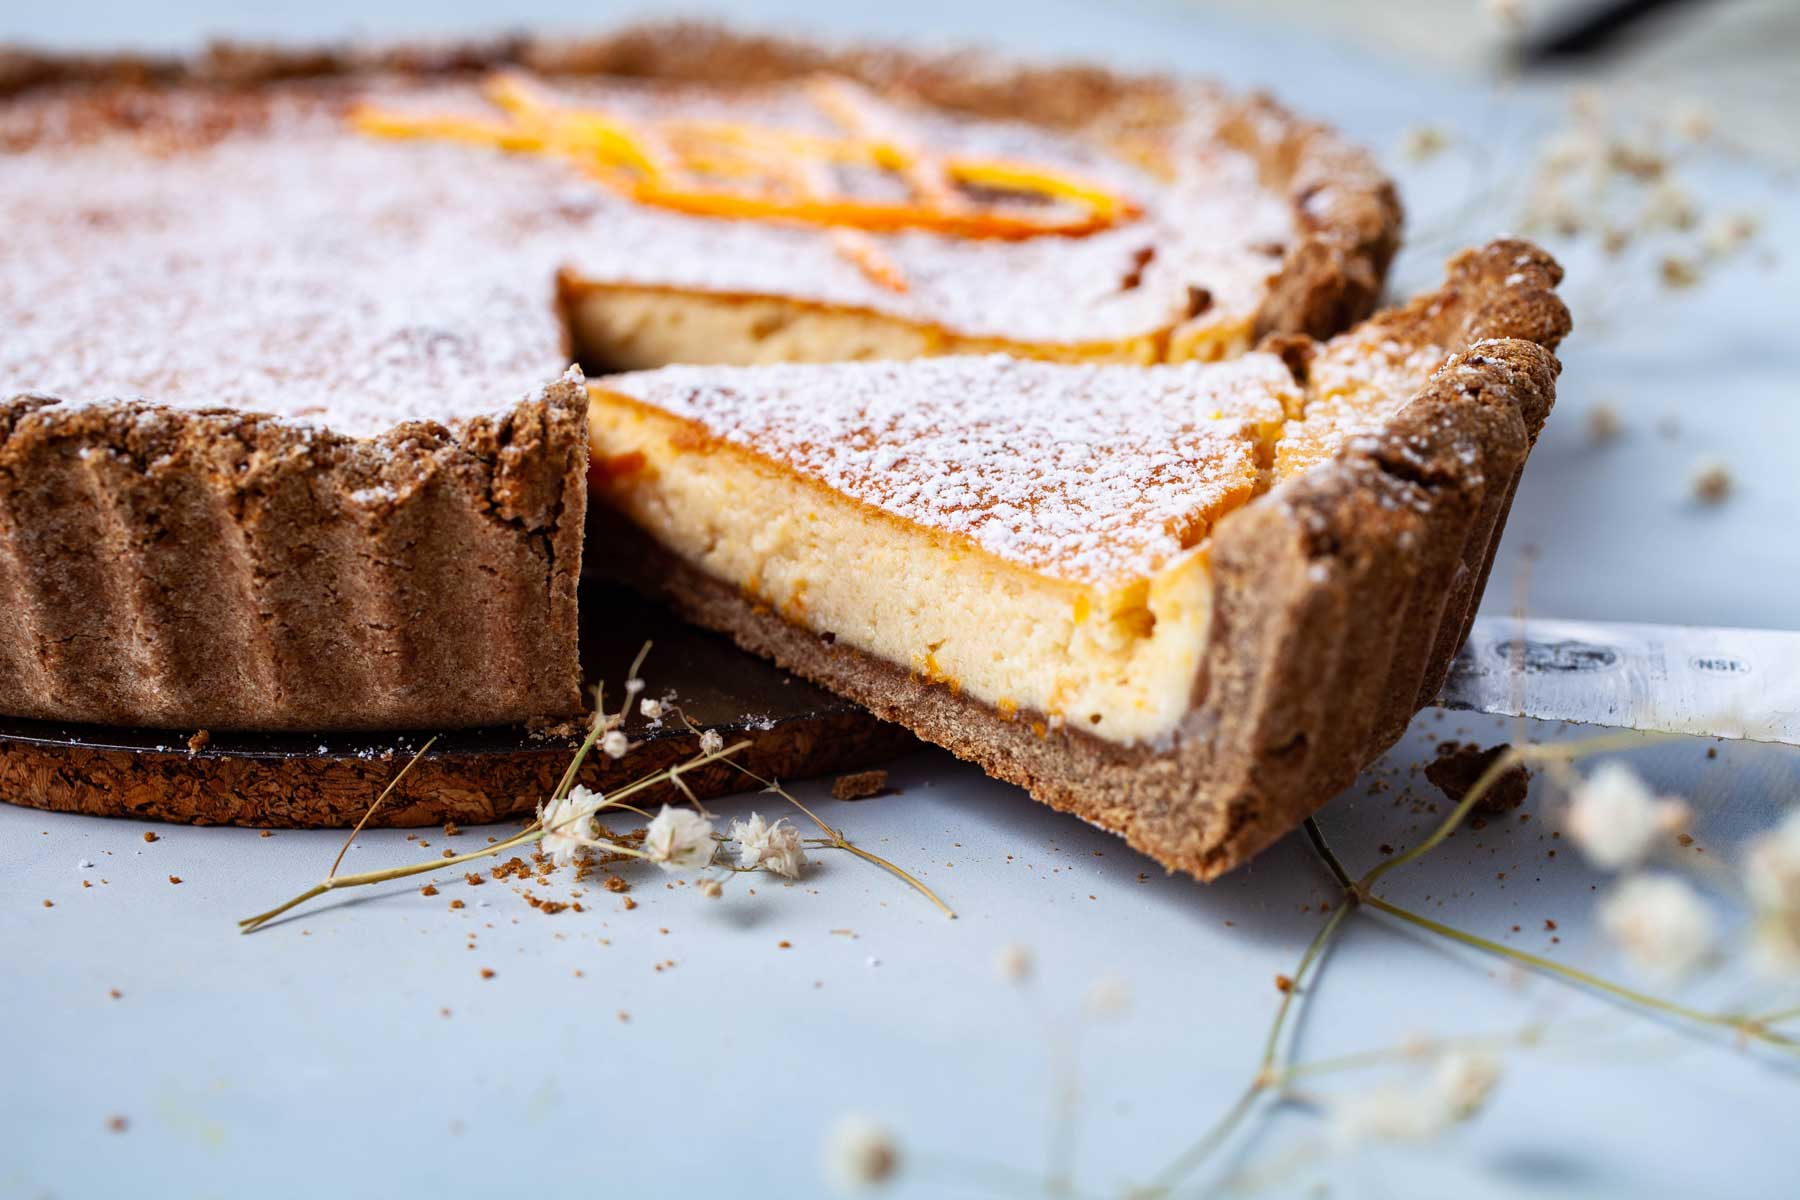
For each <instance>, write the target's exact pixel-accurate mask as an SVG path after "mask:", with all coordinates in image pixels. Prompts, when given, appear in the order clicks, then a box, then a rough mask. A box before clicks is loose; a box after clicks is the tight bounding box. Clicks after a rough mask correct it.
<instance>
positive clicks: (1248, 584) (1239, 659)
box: [589, 242, 1568, 879]
mask: <svg viewBox="0 0 1800 1200" xmlns="http://www.w3.org/2000/svg"><path fill="white" fill-rule="evenodd" d="M1560 274H1561V273H1560V270H1559V269H1558V268H1557V266H1556V265H1555V263H1554V262H1553V261H1552V260H1551V259H1549V258H1548V257H1547V256H1545V255H1544V254H1543V253H1541V252H1540V251H1538V250H1536V249H1535V248H1534V247H1532V246H1529V245H1528V244H1525V243H1522V242H1497V243H1494V244H1492V245H1490V246H1488V247H1486V248H1485V249H1482V250H1480V251H1473V252H1467V253H1465V254H1463V255H1461V256H1459V257H1457V258H1456V259H1454V260H1452V261H1451V263H1450V264H1449V268H1448V277H1447V279H1446V281H1445V283H1444V285H1443V286H1442V287H1441V288H1440V289H1439V290H1438V291H1436V292H1434V293H1431V294H1429V295H1426V296H1422V297H1419V298H1418V299H1416V300H1414V301H1413V302H1412V303H1410V304H1408V305H1406V306H1404V307H1402V308H1398V309H1394V310H1391V311H1388V312H1385V313H1382V314H1380V315H1378V316H1376V317H1374V318H1373V319H1371V320H1370V321H1368V322H1366V323H1364V324H1362V325H1360V326H1357V327H1355V328H1354V329H1352V330H1350V331H1349V332H1347V333H1345V334H1342V335H1340V336H1338V337H1336V338H1333V339H1331V340H1329V341H1325V342H1322V343H1321V342H1315V341H1312V340H1310V339H1307V338H1304V337H1287V338H1283V339H1280V340H1278V341H1276V342H1274V343H1272V344H1271V345H1270V347H1269V348H1268V349H1266V350H1262V351H1258V352H1255V353H1251V354H1248V355H1245V356H1243V357H1241V358H1238V359H1236V360H1235V361H1232V362H1227V363H1218V364H1201V363H1187V364H1181V365H1168V366H1155V367H1127V366H1107V365H1066V364H1052V363H1043V362H1032V361H1025V360H1020V359H1015V358H1007V357H1000V356H986V357H953V358H944V359H936V360H930V361H925V362H918V363H910V364H897V363H852V364H836V365H819V366H806V365H786V366H767V367H740V368H696V367H671V368H666V369H663V370H657V371H649V372H644V373H639V374H627V375H621V376H616V377H612V378H608V379H605V380H602V381H600V382H599V383H596V384H593V385H591V387H590V391H591V395H592V404H591V409H590V415H589V429H590V436H591V438H592V441H593V450H594V460H593V461H594V465H593V468H592V475H591V492H592V495H593V496H594V498H595V501H596V506H597V507H596V517H597V519H598V521H599V522H600V523H599V525H598V526H597V529H598V530H599V531H600V532H598V533H596V534H595V535H593V536H594V537H595V539H596V541H595V547H594V553H595V555H596V557H597V558H599V559H601V560H603V563H604V564H605V565H606V566H608V567H609V568H611V569H614V570H616V571H619V572H621V573H623V574H624V575H626V576H627V577H629V578H630V579H631V580H633V581H634V582H635V583H636V584H637V585H638V586H640V587H642V588H644V589H646V590H648V591H651V592H653V593H655V594H657V595H661V596H663V597H666V598H667V599H668V600H669V601H670V602H671V603H673V604H674V605H675V606H676V607H677V608H678V609H679V611H681V612H682V613H684V614H685V615H687V616H688V617H689V618H690V619H692V620H694V621H696V622H698V623H700V624H703V625H707V626H710V627H712V628H714V629H717V630H721V631H723V632H726V633H729V634H730V635H731V636H733V637H734V638H735V639H736V640H737V641H738V642H739V644H741V645H743V646H745V647H746V648H748V649H751V650H754V651H756V652H758V653H761V654H765V655H768V656H770V657H772V658H773V659H775V660H776V661H777V662H778V663H779V664H780V665H782V666H783V667H785V668H787V669H789V670H791V671H793V672H795V673H797V674H800V675H802V676H805V677H807V678H809V679H812V680H814V681H815V682H818V683H820V684H823V685H825V686H827V687H830V688H833V689H835V690H837V691H839V692H841V693H842V694H844V695H846V696H848V697H850V698H852V699H854V700H856V701H858V702H860V703H862V704H864V705H866V706H867V707H869V708H870V709H871V710H872V711H874V712H875V713H876V714H877V715H879V716H882V717H886V718H888V719H890V720H893V721H896V722H899V723H900V724H902V725H904V726H906V727H907V728H909V729H911V730H913V731H914V732H915V733H917V734H919V735H920V736H922V737H924V738H925V739H927V740H929V741H933V742H936V743H938V744H939V745H942V746H944V747H946V748H948V749H950V750H952V751H953V752H955V753H957V754H959V755H961V756H963V757H965V758H968V759H970V760H972V761H974V762H976V763H978V764H979V765H981V766H982V767H983V768H984V769H985V770H987V771H988V772H989V773H990V774H992V775H995V776H996V777H999V778H1002V779H1006V780H1010V781H1012V782H1015V783H1018V784H1019V785H1021V786H1023V787H1025V788H1026V789H1028V790H1029V791H1030V792H1031V794H1032V795H1034V796H1035V797H1037V798H1038V799H1040V800H1043V801H1045V802H1047V803H1050V804H1052V805H1054V806H1056V807H1058V808H1061V809H1066V810H1069V811H1073V812H1075V813H1077V814H1078V815H1080V816H1082V817H1083V818H1085V819H1087V820H1089V821H1091V822H1093V823H1095V824H1098V825H1101V826H1103V827H1105V828H1107V829H1110V830H1113V831H1115V832H1117V833H1120V834H1122V835H1123V836H1125V837H1126V838H1127V839H1128V840H1129V841H1130V842H1131V844H1132V845H1134V846H1136V847H1137V848H1138V849H1140V850H1143V851H1145V852H1146V853H1148V854H1150V855H1152V856H1153V857H1155V858H1157V859H1158V860H1159V861H1161V862H1163V863H1164V864H1165V865H1167V866H1169V867H1171V868H1178V869H1181V870H1185V871H1188V872H1190V873H1192V874H1193V875H1195V876H1198V877H1199V878H1202V879H1209V878H1212V877H1214V876H1216V875H1218V874H1219V873H1220V872H1222V871H1225V870H1227V869H1229V868H1230V867H1231V866H1233V865H1234V864H1236V863H1238V862H1241V861H1243V860H1244V859H1246V858H1248V857H1249V856H1251V855H1253V854H1255V853H1256V852H1257V851H1258V850H1260V849H1261V848H1262V847H1264V846H1265V845H1267V844H1268V843H1269V842H1271V841H1272V840H1274V839H1275V838H1276V837H1278V836H1280V835H1281V834H1282V833H1283V832H1285V831H1287V830H1288V829H1290V828H1292V827H1293V826H1294V825H1295V824H1297V823H1298V822H1299V821H1300V820H1301V819H1302V818H1303V817H1305V816H1306V815H1308V814H1309V813H1310V812H1311V811H1312V810H1313V809H1314V808H1316V807H1317V806H1318V805H1319V804H1321V803H1323V802H1324V801H1325V800H1326V799H1328V798H1329V797H1330V796H1331V795H1332V794H1334V793H1335V792H1336V791H1338V790H1339V789H1341V788H1342V787H1344V786H1346V785H1347V784H1348V783H1349V782H1350V781H1351V780H1352V779H1353V778H1354V776H1355V774H1356V773H1357V772H1358V771H1359V770H1360V769H1361V768H1362V767H1363V766H1364V765H1366V764H1367V763H1368V762H1369V761H1370V760H1371V759H1372V758H1374V757H1375V756H1376V755H1377V754H1379V753H1380V752H1381V751H1382V750H1384V749H1385V748H1386V747H1387V746H1388V745H1390V744H1391V743H1392V742H1393V741H1394V739H1395V738H1397V737H1398V736H1399V734H1400V733H1401V731H1402V730H1403V729H1404V728H1405V726H1406V723H1407V722H1408V720H1409V719H1410V718H1411V716H1412V714H1413V713H1414V712H1415V711H1416V710H1417V709H1418V708H1419V707H1420V706H1421V705H1422V704H1423V703H1425V702H1426V701H1428V700H1429V699H1430V698H1431V697H1432V696H1433V695H1435V694H1436V691H1437V689H1438V687H1439V685H1440V683H1441V681H1442V678H1443V674H1444V672H1445V670H1446V669H1447V668H1448V665H1449V660H1450V657H1451V655H1452V654H1453V652H1454V651H1455V649H1456V647H1457V646H1458V645H1459V644H1460V642H1461V640H1462V638H1463V636H1464V634H1465V632H1466V629H1467V624H1468V622H1469V620H1470V618H1471V617H1472V615H1473V612H1474V608H1475V604H1476V602H1477V600H1478V599H1479V596H1480V593H1481V588H1482V584H1483V582H1484V580H1485V576H1486V573H1487V570H1488V566H1489V564H1490V563H1491V561H1492V555H1493V550H1494V547H1495V545H1496V543H1497V541H1498V537H1499V533H1500V528H1501V525H1502V524H1503V521H1504V518H1505V513H1506V509H1507V507H1508V504H1509V502H1510V499H1511V494H1512V490H1513V487H1514V485H1515V484H1516V482H1517V479H1518V477H1519V473H1520V471H1521V470H1522V468H1523V466H1524V462H1525V456H1526V454H1527V452H1528V450H1529V449H1530V446H1531V444H1532V441H1533V440H1534V439H1535V437H1536V435H1537V432H1538V430H1539V428H1540V427H1541V425H1542V423H1543V421H1544V419H1545V417H1546V415H1547V414H1548V411H1549V408H1550V405H1551V403H1552V400H1553V394H1554V381H1555V377H1556V374H1557V371H1558V369H1559V366H1558V363H1557V360H1556V358H1555V356H1554V354H1553V351H1554V349H1555V347H1556V345H1557V344H1558V342H1559V341H1560V340H1561V338H1562V337H1563V335H1564V334H1565V333H1566V332H1567V329H1568V314H1567V311H1566V309H1565V308H1564V307H1563V305H1562V303H1561V302H1560V301H1559V300H1558V299H1557V298H1556V296H1555V293H1554V291H1553V289H1554V287H1555V284H1556V283H1557V282H1558V281H1559V279H1560Z"/></svg>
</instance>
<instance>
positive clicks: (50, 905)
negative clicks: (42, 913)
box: [44, 900, 56, 908]
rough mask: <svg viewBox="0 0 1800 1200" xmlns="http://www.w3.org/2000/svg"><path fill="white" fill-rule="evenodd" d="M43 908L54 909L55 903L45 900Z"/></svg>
mask: <svg viewBox="0 0 1800 1200" xmlns="http://www.w3.org/2000/svg"><path fill="white" fill-rule="evenodd" d="M44 907H45V908H55V907H56V902H55V901H53V900H46V901H44Z"/></svg>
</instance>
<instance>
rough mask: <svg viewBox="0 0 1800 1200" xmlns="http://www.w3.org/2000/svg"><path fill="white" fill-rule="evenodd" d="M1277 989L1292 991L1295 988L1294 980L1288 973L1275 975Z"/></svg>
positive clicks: (1279, 990)
mask: <svg viewBox="0 0 1800 1200" xmlns="http://www.w3.org/2000/svg"><path fill="white" fill-rule="evenodd" d="M1275 990H1276V991H1278V992H1291V991H1293V990H1294V981H1293V980H1292V979H1290V978H1288V977H1287V976H1286V975H1277V976H1276V977H1275Z"/></svg>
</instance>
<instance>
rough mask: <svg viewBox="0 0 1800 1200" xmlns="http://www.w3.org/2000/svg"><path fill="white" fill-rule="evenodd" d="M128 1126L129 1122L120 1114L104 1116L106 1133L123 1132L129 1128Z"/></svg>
mask: <svg viewBox="0 0 1800 1200" xmlns="http://www.w3.org/2000/svg"><path fill="white" fill-rule="evenodd" d="M130 1128H131V1122H130V1121H128V1120H126V1119H125V1118H124V1117H121V1116H118V1115H116V1114H115V1115H113V1116H110V1117H108V1118H106V1131H107V1132H108V1133H124V1132H125V1131H126V1130H127V1129H130Z"/></svg>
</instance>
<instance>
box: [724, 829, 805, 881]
mask: <svg viewBox="0 0 1800 1200" xmlns="http://www.w3.org/2000/svg"><path fill="white" fill-rule="evenodd" d="M731 840H732V841H734V842H736V843H737V845H738V866H740V867H763V868H766V869H767V870H770V871H773V872H775V874H777V875H780V876H783V877H785V878H787V879H798V878H799V877H800V868H801V867H804V866H805V865H806V848H805V847H804V846H802V845H801V844H800V831H799V830H797V829H795V828H794V827H793V826H792V825H789V824H788V823H787V818H786V817H782V818H780V819H778V820H777V821H776V822H775V823H774V824H773V825H771V824H769V823H768V822H767V821H765V820H763V818H762V814H761V813H751V814H750V819H749V820H748V821H733V822H732V823H731Z"/></svg>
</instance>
